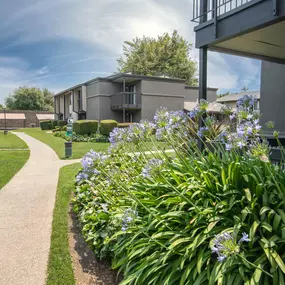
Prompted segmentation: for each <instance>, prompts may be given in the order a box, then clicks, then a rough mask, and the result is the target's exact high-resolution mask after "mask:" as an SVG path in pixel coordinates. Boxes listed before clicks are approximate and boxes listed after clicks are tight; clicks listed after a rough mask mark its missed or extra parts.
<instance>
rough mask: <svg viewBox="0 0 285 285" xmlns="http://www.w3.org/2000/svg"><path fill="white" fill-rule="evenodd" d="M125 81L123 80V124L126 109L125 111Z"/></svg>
mask: <svg viewBox="0 0 285 285" xmlns="http://www.w3.org/2000/svg"><path fill="white" fill-rule="evenodd" d="M125 92H126V79H125V78H123V100H122V103H123V123H125V122H126V109H125V102H126V93H125Z"/></svg>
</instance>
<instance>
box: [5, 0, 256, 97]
mask: <svg viewBox="0 0 285 285" xmlns="http://www.w3.org/2000/svg"><path fill="white" fill-rule="evenodd" d="M5 9H7V10H6V11H5ZM191 9H192V1H191V0H178V1H173V0H84V1H82V0H42V1H36V0H25V1H22V0H10V1H9V4H7V6H3V7H1V11H0V40H1V38H2V39H11V38H14V40H13V41H11V40H10V41H9V43H8V45H10V46H17V45H19V46H21V45H25V44H32V43H36V42H44V41H48V40H52V39H60V40H63V41H64V40H74V41H76V42H79V43H82V44H84V45H86V46H89V47H90V49H91V50H92V48H93V49H94V50H95V49H96V50H98V49H99V50H101V51H102V53H103V54H104V58H103V60H104V61H105V62H106V66H109V67H111V66H112V68H113V66H114V70H115V58H116V57H117V56H118V54H119V53H121V52H122V44H123V42H124V41H125V40H131V39H132V38H134V37H136V36H138V37H140V36H143V35H146V36H153V37H155V36H157V35H158V34H162V33H164V32H172V31H173V30H174V29H177V30H178V31H179V33H180V34H181V35H183V36H184V37H185V38H186V39H187V40H188V41H189V42H192V43H193V41H194V32H193V27H194V24H193V23H191V22H190V20H191V16H192V12H191ZM5 15H6V17H5ZM7 15H9V18H7ZM39 54H40V51H36V52H35V55H34V56H35V58H36V59H37V60H38V61H39V63H38V65H37V66H42V67H41V68H38V69H36V70H34V69H32V70H31V69H29V64H28V63H27V62H26V61H24V60H22V59H19V58H15V57H14V58H13V57H12V58H8V59H7V58H6V61H7V62H6V63H5V64H4V62H5V59H4V57H3V58H2V61H1V57H0V88H2V89H3V88H7V86H10V87H11V86H18V85H19V84H20V83H22V82H26V83H27V84H28V83H29V84H30V83H31V84H32V83H33V82H36V83H38V82H40V81H41V80H44V79H47V78H50V77H52V76H67V75H68V74H71V73H72V71H73V69H72V68H70V66H71V65H76V64H80V65H83V64H84V63H85V62H89V61H90V60H93V59H96V58H98V57H100V58H102V57H101V56H98V55H96V54H88V55H85V54H82V55H81V56H79V57H78V54H77V55H76V57H74V56H73V53H69V51H66V53H63V52H62V50H61V51H59V52H58V54H51V57H50V58H53V59H54V60H56V59H57V58H61V59H62V58H66V64H64V65H62V64H61V63H58V64H57V63H54V62H53V63H52V65H51V66H50V65H49V64H47V63H46V62H45V63H42V62H40V61H41V60H42V59H41V57H40V56H39ZM79 54H80V51H79ZM192 55H193V57H194V58H196V59H198V51H197V50H195V49H193V53H192ZM0 56H1V49H0ZM12 61H13V62H12ZM107 61H108V63H107ZM110 62H112V64H110ZM241 62H242V65H243V68H240V70H238V71H237V70H235V69H234V68H232V66H231V64H232V62H231V61H229V60H226V59H225V57H224V56H223V55H221V54H218V53H209V63H208V85H209V86H212V87H218V88H223V89H232V88H238V85H239V84H243V85H250V84H251V83H252V82H254V81H255V80H256V78H257V76H258V72H259V68H258V66H257V65H256V64H254V63H252V61H251V60H248V59H242V60H241ZM62 66H64V67H66V69H67V71H66V72H64V73H55V72H56V69H57V68H58V67H62ZM86 72H88V70H86ZM90 72H91V73H92V74H96V73H98V74H100V73H101V74H102V72H100V70H94V71H92V70H90ZM94 72H95V73H94ZM1 74H5V75H4V77H3V76H1ZM43 82H44V81H43ZM46 82H47V84H48V81H46ZM5 86H6V87H5ZM47 87H53V86H52V85H51V86H47ZM2 89H0V92H1V91H2ZM5 90H6V89H5ZM3 93H7V90H6V91H3V92H2V94H3ZM0 96H1V94H0Z"/></svg>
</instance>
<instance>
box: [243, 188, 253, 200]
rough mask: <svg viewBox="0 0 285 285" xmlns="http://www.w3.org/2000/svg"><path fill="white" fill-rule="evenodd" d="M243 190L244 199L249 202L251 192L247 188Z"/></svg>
mask: <svg viewBox="0 0 285 285" xmlns="http://www.w3.org/2000/svg"><path fill="white" fill-rule="evenodd" d="M244 192H245V196H246V199H247V200H248V201H249V202H251V198H252V197H251V193H250V190H249V189H248V188H246V189H244Z"/></svg>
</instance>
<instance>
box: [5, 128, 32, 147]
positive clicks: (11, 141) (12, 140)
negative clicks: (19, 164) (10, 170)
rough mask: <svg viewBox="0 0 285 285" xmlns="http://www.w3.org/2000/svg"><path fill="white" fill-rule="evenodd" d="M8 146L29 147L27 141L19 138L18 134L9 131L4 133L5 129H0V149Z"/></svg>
mask: <svg viewBox="0 0 285 285" xmlns="http://www.w3.org/2000/svg"><path fill="white" fill-rule="evenodd" d="M3 148H8V149H15V148H28V146H27V145H26V143H25V142H24V141H22V140H21V139H20V138H18V137H17V136H16V135H14V134H12V133H10V132H8V134H7V135H4V132H3V131H0V149H3Z"/></svg>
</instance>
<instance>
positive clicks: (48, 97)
mask: <svg viewBox="0 0 285 285" xmlns="http://www.w3.org/2000/svg"><path fill="white" fill-rule="evenodd" d="M42 92H43V96H44V102H45V107H44V108H45V109H46V110H47V111H53V93H52V92H50V91H49V90H48V89H47V88H44V89H43V90H42Z"/></svg>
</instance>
